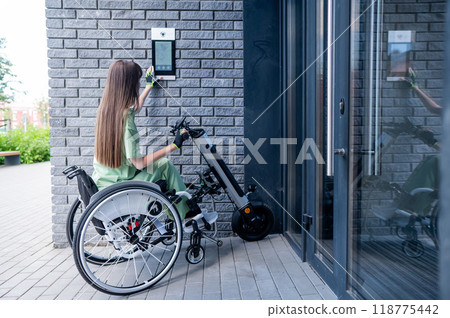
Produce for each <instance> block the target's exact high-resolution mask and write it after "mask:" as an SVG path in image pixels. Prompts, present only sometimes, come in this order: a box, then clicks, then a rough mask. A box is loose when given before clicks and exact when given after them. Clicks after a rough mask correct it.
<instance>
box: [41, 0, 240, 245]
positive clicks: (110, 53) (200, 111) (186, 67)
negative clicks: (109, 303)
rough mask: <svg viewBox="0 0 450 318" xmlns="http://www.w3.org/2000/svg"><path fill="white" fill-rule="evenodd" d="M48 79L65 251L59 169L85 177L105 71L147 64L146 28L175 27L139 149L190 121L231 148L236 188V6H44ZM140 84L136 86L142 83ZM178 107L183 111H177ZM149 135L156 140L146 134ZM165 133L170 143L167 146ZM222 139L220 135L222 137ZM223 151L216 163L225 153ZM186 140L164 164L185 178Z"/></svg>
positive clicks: (66, 188)
mask: <svg viewBox="0 0 450 318" xmlns="http://www.w3.org/2000/svg"><path fill="white" fill-rule="evenodd" d="M46 7H47V10H46V16H47V28H48V31H47V36H48V58H49V60H48V64H49V77H50V91H49V96H50V108H51V109H50V116H51V120H50V125H51V131H50V134H51V136H52V138H51V156H52V158H51V166H52V169H51V173H52V203H53V241H54V245H55V246H64V245H65V244H66V238H65V219H66V215H67V212H68V209H69V207H70V204H71V203H72V202H73V201H74V200H75V198H76V196H77V188H76V185H75V183H74V182H70V183H68V182H67V180H66V178H65V177H64V176H63V175H62V170H64V168H66V167H67V166H70V165H78V166H81V167H82V168H84V169H86V170H87V171H88V172H89V173H92V160H93V149H94V148H93V145H94V126H95V118H96V112H97V107H98V105H99V102H100V98H101V96H102V92H103V88H104V85H105V78H106V74H107V70H108V67H109V66H110V65H111V63H112V62H113V61H114V60H117V59H134V61H135V62H137V63H138V64H139V65H141V67H142V68H143V69H144V70H145V69H147V68H148V67H149V66H150V65H151V31H150V30H151V28H152V27H171V28H176V39H177V41H176V47H177V50H176V58H177V61H176V66H177V80H176V81H170V82H166V83H163V86H164V87H165V90H163V89H161V88H159V89H155V90H152V92H151V94H150V96H149V98H148V99H147V101H146V104H145V107H144V109H143V110H142V111H141V113H140V114H139V115H138V117H136V124H137V126H138V129H139V132H140V134H141V137H142V138H141V146H142V147H143V149H142V150H143V151H145V152H150V151H152V150H155V147H156V148H158V147H160V146H162V145H165V144H167V138H159V137H161V136H167V135H168V133H169V128H168V126H169V125H170V124H173V123H174V122H175V121H176V120H177V119H179V118H180V117H181V116H188V117H189V116H190V115H192V116H193V118H194V119H192V118H191V119H190V121H191V123H195V122H198V123H199V124H200V125H202V126H203V127H204V128H205V129H206V131H207V133H208V134H209V135H210V136H215V137H217V138H219V137H220V140H217V142H218V143H223V144H225V145H236V144H237V145H236V146H233V147H230V149H235V151H236V153H237V156H236V160H234V162H231V163H232V164H231V165H230V169H231V171H232V172H233V173H234V174H235V176H236V177H237V179H238V181H239V182H240V183H243V166H242V165H240V164H237V163H240V162H241V161H242V157H243V151H244V150H243V146H242V140H241V138H242V137H243V34H242V24H243V21H242V0H236V1H163V0H158V1H147V0H133V1H131V0H46ZM142 84H143V86H144V82H143V83H142ZM180 104H181V105H182V106H183V107H180ZM155 137H158V138H155ZM171 138H172V137H169V140H171ZM222 138H223V139H222ZM223 149H225V150H224V151H225V160H226V161H228V160H229V159H230V157H229V156H227V155H226V154H227V149H229V148H228V147H223ZM193 153H195V151H194V150H193V148H192V145H191V144H188V145H187V146H186V147H184V148H183V149H182V155H179V154H176V155H174V156H172V157H171V160H172V161H173V162H174V163H175V164H176V166H177V167H178V168H179V170H180V172H181V173H182V175H183V177H184V178H185V180H186V181H194V180H195V179H196V177H195V176H196V175H195V171H197V170H199V169H201V166H200V165H199V163H200V161H199V160H200V159H199V158H198V157H193V156H192V154H193ZM217 208H218V210H219V211H220V218H219V226H220V230H221V232H220V234H222V235H228V234H230V229H231V225H230V222H229V221H230V218H231V213H230V212H231V211H232V207H231V204H230V203H229V202H228V201H226V198H223V200H222V201H221V203H219V204H218V205H217Z"/></svg>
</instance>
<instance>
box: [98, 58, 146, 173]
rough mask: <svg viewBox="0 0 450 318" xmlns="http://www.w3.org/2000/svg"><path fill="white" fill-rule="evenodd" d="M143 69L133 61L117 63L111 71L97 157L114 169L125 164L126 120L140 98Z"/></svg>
mask: <svg viewBox="0 0 450 318" xmlns="http://www.w3.org/2000/svg"><path fill="white" fill-rule="evenodd" d="M141 76H142V69H141V67H140V66H139V65H138V64H136V63H134V62H129V61H123V60H119V61H116V62H114V63H113V64H112V65H111V66H110V68H109V71H108V77H107V78H106V86H105V90H104V91H103V97H102V100H101V102H100V106H99V109H98V113H97V123H96V126H95V153H94V155H95V158H96V160H97V161H98V162H99V163H101V164H102V165H105V166H107V167H110V168H118V167H120V165H121V163H122V156H123V155H122V145H123V133H124V128H125V120H126V118H127V115H128V110H129V107H130V106H132V105H135V104H136V103H137V102H138V98H139V88H140V85H139V79H140V78H141Z"/></svg>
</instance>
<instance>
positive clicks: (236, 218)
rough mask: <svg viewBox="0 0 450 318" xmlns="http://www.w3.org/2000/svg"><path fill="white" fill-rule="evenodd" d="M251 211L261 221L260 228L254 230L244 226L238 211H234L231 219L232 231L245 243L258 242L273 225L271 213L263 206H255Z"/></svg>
mask: <svg viewBox="0 0 450 318" xmlns="http://www.w3.org/2000/svg"><path fill="white" fill-rule="evenodd" d="M253 209H254V211H255V213H256V215H257V216H258V217H259V218H260V219H261V226H260V227H258V228H254V227H252V226H249V225H247V224H246V222H245V220H244V218H243V217H242V215H241V214H240V213H239V211H234V213H233V219H232V224H231V225H232V227H233V231H234V232H235V233H236V234H237V235H239V237H240V238H242V239H244V240H246V241H258V240H262V239H263V238H265V237H266V236H267V235H268V234H269V233H270V230H271V229H272V226H273V223H274V217H273V213H272V211H271V210H270V208H269V207H268V206H267V205H265V204H255V205H253Z"/></svg>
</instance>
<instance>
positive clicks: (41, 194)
mask: <svg viewBox="0 0 450 318" xmlns="http://www.w3.org/2000/svg"><path fill="white" fill-rule="evenodd" d="M51 217H52V215H51V197H50V165H49V163H40V164H34V165H20V166H16V167H0V229H1V230H0V299H336V296H335V295H334V294H333V292H332V291H331V290H330V289H329V288H328V286H326V285H325V284H324V282H323V281H322V280H321V279H320V278H319V277H318V276H317V275H316V273H315V272H314V271H313V270H312V269H311V268H310V266H309V265H308V264H307V263H302V262H301V261H300V259H299V258H298V257H297V256H296V254H295V253H294V251H293V250H292V248H291V247H290V246H289V244H288V243H287V242H286V240H285V239H284V238H283V236H281V235H271V236H269V237H268V238H266V239H265V240H262V241H260V242H252V243H249V242H244V241H243V240H241V239H240V238H236V237H233V238H226V239H224V240H223V241H224V244H223V246H222V247H221V248H217V247H216V246H215V245H212V244H209V243H208V244H207V245H206V258H205V260H204V262H202V263H200V264H197V265H190V264H188V263H187V262H186V260H185V259H184V249H183V250H182V251H181V253H180V256H179V258H178V260H177V262H176V264H175V266H174V268H173V270H172V271H171V272H170V273H169V274H168V275H166V277H165V278H164V279H163V280H162V281H160V282H159V283H158V284H157V285H156V286H154V287H153V288H152V289H150V290H148V291H145V292H142V293H140V294H136V295H133V296H129V297H116V296H109V295H106V294H103V293H101V292H98V291H96V290H95V289H93V288H92V287H90V286H89V285H88V284H86V283H85V281H84V280H83V279H82V278H81V277H80V276H79V275H78V272H77V270H76V268H75V265H74V262H73V259H72V251H71V249H70V248H65V249H55V248H53V245H52V242H51V226H52V225H51ZM184 246H187V244H184Z"/></svg>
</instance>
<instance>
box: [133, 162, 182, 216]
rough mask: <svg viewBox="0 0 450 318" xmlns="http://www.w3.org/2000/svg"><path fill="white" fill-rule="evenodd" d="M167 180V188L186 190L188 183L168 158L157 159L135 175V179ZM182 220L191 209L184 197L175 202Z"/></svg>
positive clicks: (149, 180)
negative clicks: (186, 183)
mask: <svg viewBox="0 0 450 318" xmlns="http://www.w3.org/2000/svg"><path fill="white" fill-rule="evenodd" d="M161 179H162V180H166V182H167V189H175V191H184V190H186V185H185V184H184V182H183V179H182V178H181V176H180V173H179V172H178V170H177V169H176V168H175V166H174V165H173V164H172V162H170V160H169V159H167V158H161V159H159V160H157V161H156V162H155V163H153V165H151V166H149V167H147V168H146V170H145V171H141V172H140V173H139V174H138V175H136V176H135V177H134V179H133V180H143V181H148V182H155V181H158V180H161ZM175 206H176V208H177V210H178V213H179V214H180V218H181V220H183V219H184V218H185V216H186V213H187V212H188V211H189V207H188V205H187V204H186V199H185V198H184V197H183V198H182V201H181V202H180V203H178V204H175Z"/></svg>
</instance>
